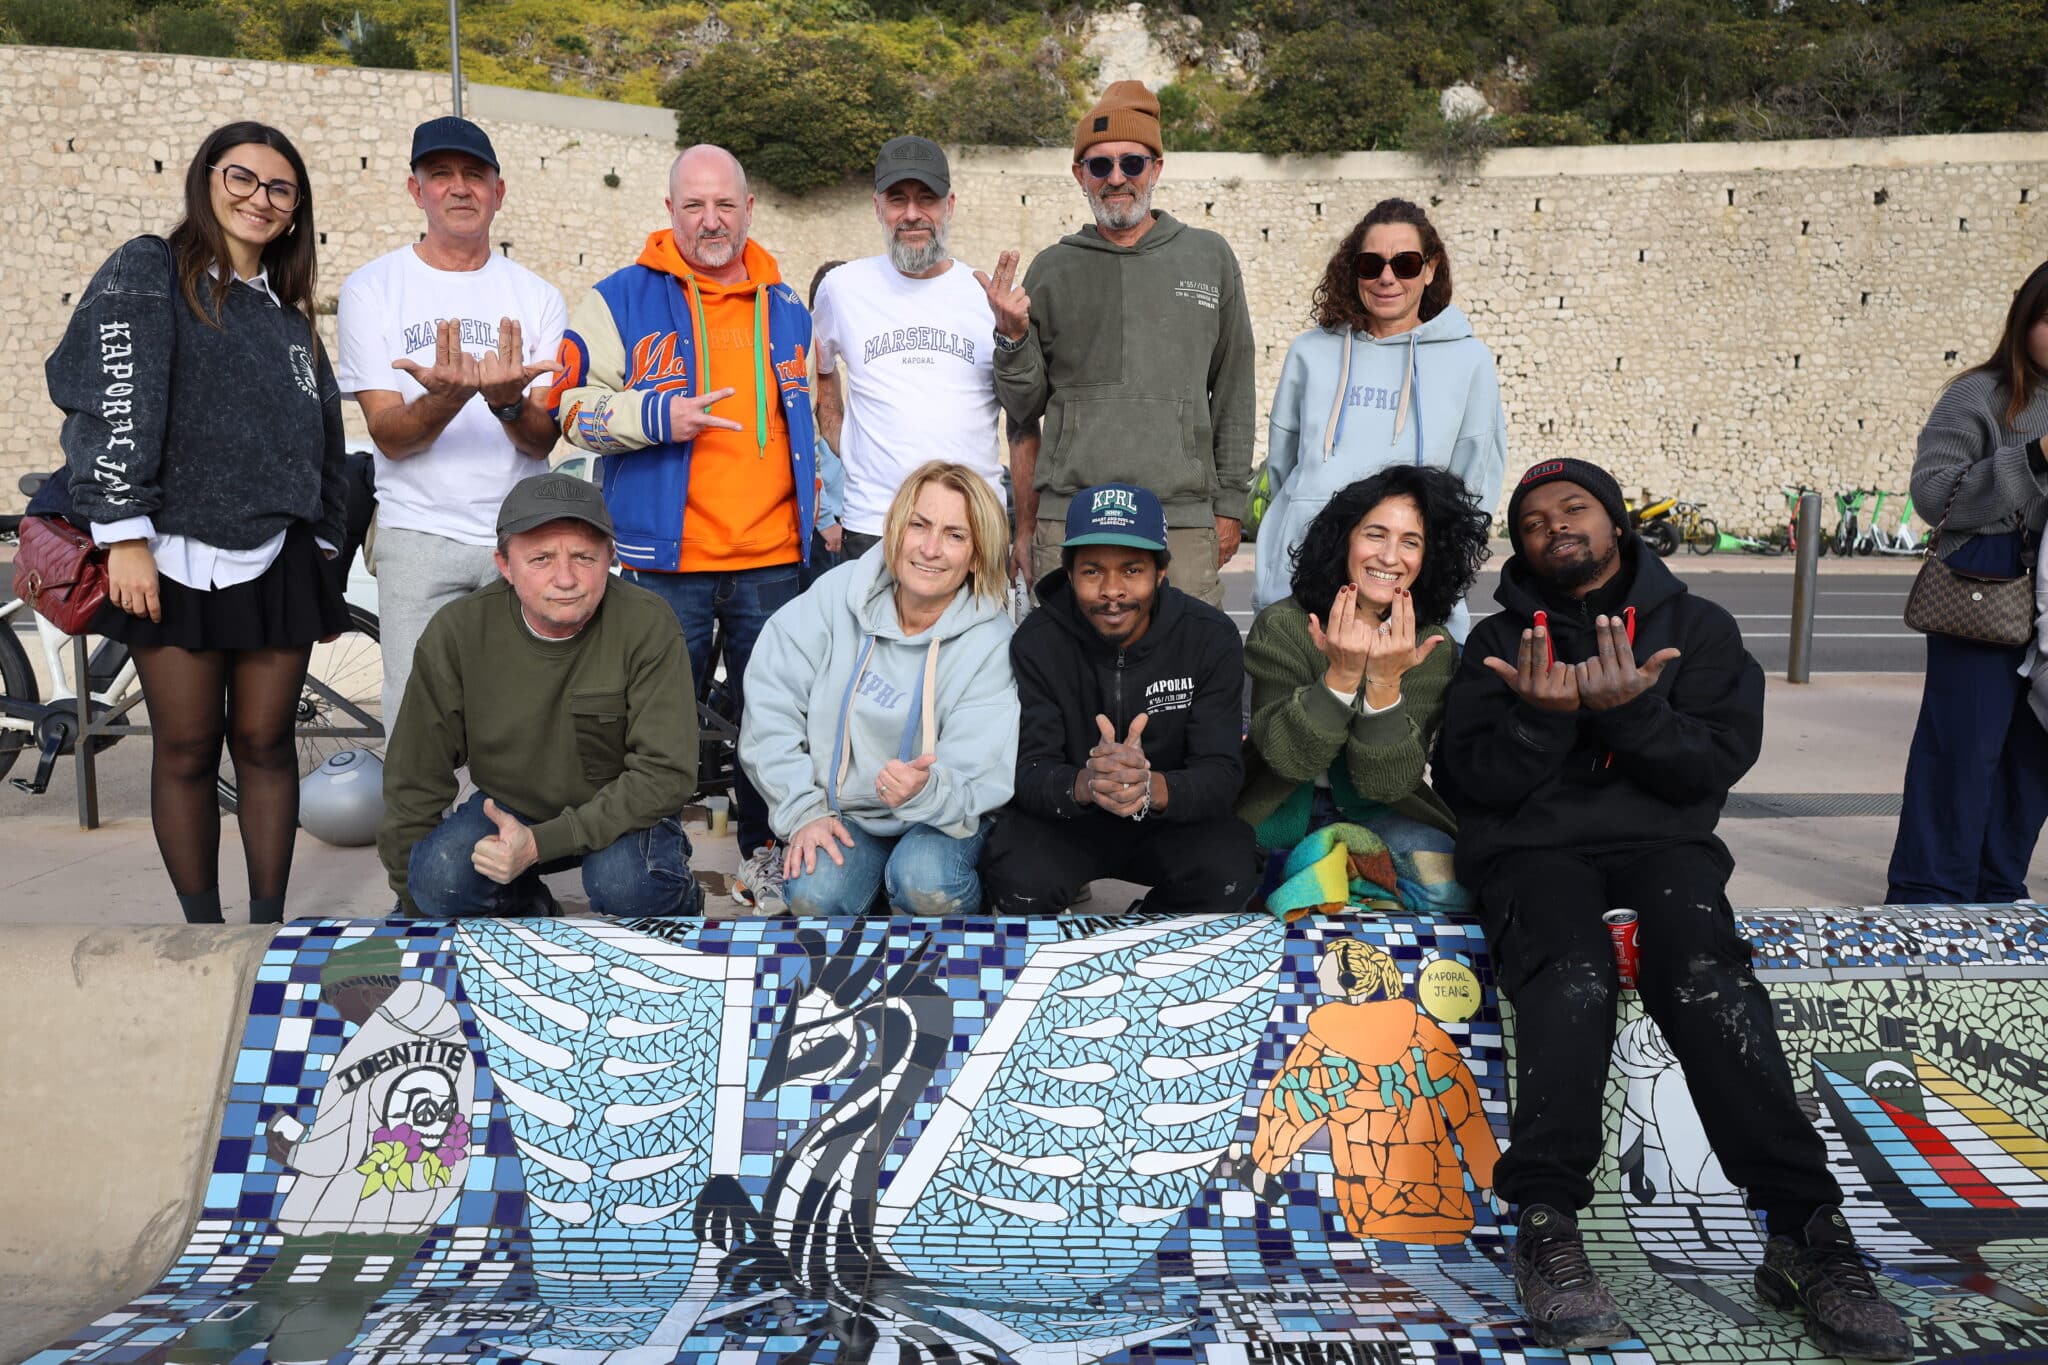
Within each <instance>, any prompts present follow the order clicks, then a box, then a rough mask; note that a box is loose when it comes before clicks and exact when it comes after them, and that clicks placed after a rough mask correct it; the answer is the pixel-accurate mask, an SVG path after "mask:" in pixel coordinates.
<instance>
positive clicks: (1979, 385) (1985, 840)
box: [1884, 264, 2048, 905]
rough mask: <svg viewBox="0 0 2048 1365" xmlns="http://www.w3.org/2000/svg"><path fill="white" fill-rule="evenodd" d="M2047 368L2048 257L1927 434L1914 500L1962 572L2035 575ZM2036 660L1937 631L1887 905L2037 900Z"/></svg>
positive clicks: (2040, 737) (2045, 796) (2044, 810)
mask: <svg viewBox="0 0 2048 1365" xmlns="http://www.w3.org/2000/svg"><path fill="white" fill-rule="evenodd" d="M2044 374H2048V264H2044V265H2042V266H2039V267H2037V268H2036V269H2035V271H2034V273H2033V274H2031V275H2029V276H2028V277H2027V281H2026V283H2025V284H2023V285H2021V286H2020V288H2019V292H2017V293H2016V294H2014V295H2013V300H2012V307H2011V309H2010V310H2009V311H2008V312H2007V313H2006V318H2005V331H2004V334H2003V335H2001V336H2000V337H1999V339H1998V346H1997V349H1995V350H1994V351H1992V353H1991V357H1990V358H1989V359H1988V360H1986V361H1985V362H1984V363H1983V364H1981V365H1976V366H1973V367H1971V368H1970V369H1968V370H1965V371H1964V372H1963V373H1962V374H1960V375H1958V376H1957V377H1956V379H1955V381H1954V382H1953V383H1951V384H1950V385H1949V386H1948V388H1947V389H1946V390H1944V391H1943V393H1942V395H1941V397H1940V399H1939V400H1938V401H1937V402H1936V403H1935V405H1934V412H1933V414H1932V415H1931V416H1929V417H1928V419H1927V425H1926V427H1925V428H1924V429H1922V431H1921V432H1920V445H1919V452H1918V453H1917V454H1916V455H1915V456H1914V458H1913V485H1912V487H1913V502H1914V504H1915V505H1916V506H1917V507H1918V508H1919V509H1920V514H1921V515H1922V516H1923V517H1926V518H1927V519H1928V520H1929V521H1931V522H1933V523H1934V524H1935V525H1936V527H1937V528H1938V531H1937V534H1936V535H1935V537H1934V545H1933V553H1935V554H1938V555H1940V556H1941V557H1942V559H1943V560H1945V561H1947V563H1948V564H1949V565H1951V566H1952V567H1954V568H1957V569H1966V570H1969V571H1970V572H1972V573H1978V574H1993V575H2014V574H2022V573H2028V572H2031V571H2032V568H2033V564H2034V559H2035V555H2036V552H2037V551H2038V549H2039V546H2040V541H2041V528H2042V524H2043V523H2044V522H2048V452H2044V451H2043V449H2042V436H2043V435H2044V433H2048V378H2044ZM2028 659H2029V650H2028V647H2027V646H2025V645H2015V646H2010V647H2007V646H2001V645H1988V644H1980V643H1978V642H1976V641H1973V640H1963V639H1958V638H1956V637H1953V636H1948V635H1929V636H1928V637H1927V674H1926V682H1925V684H1924V687H1923V690H1922V693H1921V699H1920V721H1919V724H1918V725H1917V726H1916V727H1915V728H1914V731H1913V746H1912V749H1911V751H1910V754H1909V756H1908V758H1907V760H1906V785H1905V795H1904V804H1903V805H1902V807H1901V808H1900V811H1899V832H1898V838H1897V840H1896V841H1895V842H1894V843H1893V845H1892V860H1891V869H1890V873H1889V876H1888V885H1887V887H1886V889H1885V896H1884V898H1885V901H1886V903H1887V904H1891V905H1920V904H1928V903H1955V902H1983V901H1992V902H1998V901H2015V900H2020V899H2023V898H2025V896H2026V895H2027V864H2028V862H2029V861H2030V860H2031V859H2032V857H2033V853H2034V843H2035V841H2036V839H2038V838H2039V836H2040V833H2041V824H2042V822H2043V820H2048V728H2044V727H2043V725H2042V722H2041V719H2040V718H2039V717H2038V716H2037V715H2036V714H2035V711H2034V709H2033V707H2032V706H2031V705H2029V689H2028V679H2027V677H2026V675H2025V665H2026V664H2027V662H2028ZM2034 662H2035V663H2036V665H2037V666H2038V664H2039V660H2035V661H2034Z"/></svg>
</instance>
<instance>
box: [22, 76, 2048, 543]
mask: <svg viewBox="0 0 2048 1365" xmlns="http://www.w3.org/2000/svg"><path fill="white" fill-rule="evenodd" d="M467 93H468V107H467V111H466V112H468V113H469V114H470V115H471V116H472V117H474V118H476V119H477V120H478V121H479V122H481V123H482V124H484V126H485V127H486V128H487V129H488V130H489V131H490V133H491V136H492V138H493V139H494V141H495V143H496V145H497V148H498V151H499V155H500V158H501V159H502V160H503V162H504V168H505V176H506V179H507V181H508V183H509V193H508V197H507V201H506V205H505V208H504V210H503V212H502V213H501V214H500V215H499V217H498V219H497V223H496V225H495V230H494V236H495V237H496V239H497V240H498V242H499V244H500V249H502V250H503V251H505V252H507V253H508V254H509V255H511V256H512V258H513V259H515V260H518V261H520V262H522V263H523V264H525V265H528V266H530V267H532V268H533V269H535V270H537V271H539V272H540V273H541V274H542V275H544V276H546V277H547V278H548V279H550V280H552V281H554V282H555V283H556V284H557V285H558V286H560V287H561V288H562V289H563V291H564V292H565V293H566V294H567V295H568V296H569V297H570V300H571V303H572V305H573V302H574V299H575V296H576V295H577V294H578V293H579V292H580V291H581V290H583V289H584V288H586V287H587V286H589V285H590V284H591V283H592V282H593V281H595V280H597V279H598V278H599V277H601V276H602V275H604V274H605V273H607V272H609V271H610V270H613V269H615V268H617V267H618V266H620V265H622V264H625V263H627V262H629V261H630V260H632V258H633V257H634V256H635V255H636V254H637V253H638V251H639V248H640V244H641V243H642V242H643V241H644V240H645V237H646V235H647V233H649V232H650V231H653V230H654V229H656V228H659V227H662V226H664V225H665V223H666V216H665V214H664V211H663V209H662V196H663V193H664V187H665V176H666V171H667V167H668V163H669V160H670V158H671V157H672V156H673V155H674V152H675V121H674V118H673V117H672V116H671V115H670V114H668V113H667V112H666V111H663V110H656V109H644V108H638V107H632V106H623V105H608V104H602V103H598V102H595V101H589V100H579V99H570V98H566V97H561V96H553V95H544V94H534V93H530V92H524V91H512V90H501V89H494V88H490V87H471V88H470V89H469V91H468V92H467ZM447 101H448V84H447V78H446V77H445V76H442V75H436V74H433V73H422V72H392V71H367V70H357V69H354V68H333V67H315V66H295V65H283V64H274V63H265V62H227V61H220V60H215V59H208V58H196V57H175V56H155V55H138V54H133V53H108V52H87V51H76V50H66V49H45V48H21V47H0V119H4V120H5V123H6V126H9V127H12V128H14V129H15V130H16V134H17V135H16V140H15V146H16V152H15V153H14V154H13V155H12V156H11V157H9V158H7V159H6V160H5V161H4V163H0V272H4V276H5V287H4V288H0V376H6V377H7V378H4V379H0V402H4V404H5V409H6V411H7V412H8V413H9V415H10V418H11V420H9V421H8V422H7V423H6V424H5V426H4V427H0V479H4V480H5V483H4V484H0V505H4V504H6V501H7V498H8V496H9V493H8V492H7V491H6V490H9V489H11V485H12V482H13V479H14V477H15V475H16V474H18V473H20V472H22V471H24V470H27V469H30V468H34V467H39V466H44V465H48V464H51V463H53V462H54V461H55V459H56V458H57V444H56V437H57V430H58V420H59V419H58V414H57V413H56V412H55V410H54V409H52V408H51V407H50V405H49V402H48V398H47V395H46V393H45V390H44V387H43V382H42V361H43V359H44V357H45V356H47V355H48V353H49V351H50V349H51V348H52V347H53V346H54V345H55V343H56V340H57V338H58V336H59V335H60V334H61V332H62V330H63V326H64V321H65V318H66V317H67V316H68V313H69V310H70V307H71V304H72V302H73V300H74V299H75V298H76V296H77V291H78V290H79V289H80V288H82V287H83V285H84V284H85V282H86V281H87V279H89V278H90V276H91V274H92V271H93V270H94V268H95V267H96V266H97V265H98V264H99V262H100V261H101V260H102V259H104V257H105V256H106V254H107V253H108V252H109V251H111V250H112V248H113V247H114V246H115V245H116V244H117V243H118V242H120V241H121V240H123V239H125V238H126V237H129V236H131V235H133V234H135V233H138V232H143V231H162V230H164V229H165V228H167V227H169V225H170V224H171V222H172V221H173V220H174V218H175V217H176V214H177V210H178V195H179V185H180V182H181V177H182V174H183V170H184V167H185V164H186V161H187V159H188V158H189V157H190V156H191V154H192V151H193V149H194V148H195V147H196V146H197V144H198V142H199V140H200V139H201V138H202V137H203V136H204V135H205V134H206V132H208V131H209V130H210V129H211V128H213V127H214V126H216V125H218V124H219V123H222V122H225V121H227V120H229V119H231V118H255V119H260V120H263V121H266V122H271V123H275V124H277V125H279V126H280V127H282V128H284V129H285V130H286V131H287V132H288V133H290V134H291V135H292V137H293V138H294V139H295V140H296V141H297V142H298V144H299V146H300V149H301V151H303V152H304V153H305V155H306V157H307V159H308V162H309V164H310V167H311V172H312V178H313V188H314V193H315V196H316V198H315V203H316V210H317V225H318V230H319V232H320V234H321V243H322V246H323V248H324V250H323V252H322V258H321V270H322V275H321V284H320V293H321V295H322V297H323V299H324V300H326V305H325V306H327V307H328V308H330V309H331V307H332V299H333V297H334V295H335V293H336V292H337V291H338V290H339V288H340V285H341V282H342V280H343V279H344V278H345V277H346V276H347V274H348V272H349V271H350V270H353V269H354V268H355V267H356V266H358V265H360V264H362V263H363V262H364V261H366V260H368V259H370V258H371V257H373V256H375V255H377V254H379V253H381V252H384V251H388V250H391V249H392V248H394V247H397V246H399V245H402V244H403V243H406V242H409V241H412V240H414V239H416V238H417V236H418V234H419V231H420V225H421V220H420V216H419V213H418V210H417V209H415V208H414V206H413V205H412V203H411V200H410V199H409V198H408V196H407V194H406V190H405V174H406V164H405V163H406V155H407V152H408V150H409V145H410V135H411V129H412V127H413V125H414V124H415V123H417V122H418V121H419V120H421V119H423V118H427V117H430V116H432V115H435V114H439V113H443V112H446V108H447ZM1067 160H1068V158H1067V155H1066V153H1065V152H1063V151H1061V150H1058V149H1051V150H1026V151H1018V150H1006V149H967V150H964V151H961V152H959V153H958V154H957V155H956V156H955V190H956V192H957V194H958V196H959V209H958V211H957V214H956V216H955V219H954V228H953V246H954V251H955V254H956V255H957V256H958V257H959V258H960V259H962V260H965V261H968V262H971V263H973V264H975V265H979V266H987V265H989V264H991V263H992V262H993V261H994V260H995V257H996V255H997V253H998V252H999V251H1001V250H1005V249H1019V250H1022V251H1023V252H1025V253H1026V255H1027V256H1028V255H1029V254H1030V253H1031V252H1032V251H1034V250H1036V249H1037V248H1039V247H1041V246H1043V245H1044V244H1046V243H1047V242H1050V241H1052V240H1054V239H1055V238H1056V237H1057V236H1058V235H1060V234H1061V233H1063V232H1068V231H1072V230H1074V229H1075V228H1078V227H1079V226H1080V225H1081V224H1082V223H1084V222H1086V221H1087V214H1086V205H1085V203H1084V202H1083V200H1082V198H1081V195H1080V192H1079V191H1078V189H1077V188H1076V187H1075V185H1074V183H1073V181H1072V179H1071V178H1070V176H1069V173H1068V167H1067ZM611 176H615V177H616V178H617V181H618V183H617V185H616V187H613V186H610V185H608V184H607V177H611ZM757 190H759V192H760V202H759V205H758V208H757V210H756V214H755V219H754V232H753V235H754V236H755V238H756V239H757V240H759V241H760V242H761V243H762V244H763V245H765V246H766V247H768V248H769V250H771V251H773V252H774V253H775V254H776V255H777V256H778V257H779V258H780V260H781V264H782V269H783V272H784V275H785V277H786V278H788V279H789V280H790V281H792V282H793V283H794V284H796V285H797V286H798V287H799V288H800V289H801V288H802V287H804V286H805V285H807V284H808V283H809V280H810V276H811V272H812V270H813V269H815V268H816V266H817V265H818V264H819V263H820V262H822V261H824V260H827V259H831V258H835V257H849V256H860V255H868V254H872V253H874V252H875V251H877V250H879V249H880V230H879V228H878V227H877V226H876V224H875V222H874V218H873V216H872V212H871V208H870V203H869V196H868V194H867V192H866V190H865V189H864V188H862V187H861V186H859V185H853V186H847V187H843V188H840V189H836V190H831V191H824V192H820V193H816V194H812V195H809V196H807V197H805V198H802V199H790V198H788V197H785V196H782V195H778V194H776V193H774V192H772V191H768V190H766V189H764V188H761V187H757ZM2044 193H2048V135H2043V134H2010V135H2007V134H1999V135H1983V136H1973V137H1946V138H1910V139H1899V140H1894V141H1866V142H1832V143H1826V142H1806V143H1762V144H1728V143H1719V144H1699V145H1684V146H1661V147H1634V148H1630V147H1612V148H1557V149H1544V150H1527V151H1512V152H1502V153H1498V154H1496V155H1495V156H1493V157H1492V158H1490V159H1489V160H1488V161H1487V163H1486V164H1485V165H1484V167H1483V168H1482V169H1481V170H1480V171H1479V172H1478V173H1476V174H1473V175H1470V176H1467V177H1465V178H1462V179H1458V180H1453V181H1450V182H1445V181H1442V180H1440V179H1439V178H1438V177H1437V176H1436V174H1435V173H1434V172H1432V171H1431V170H1430V169H1429V168H1427V167H1425V166H1423V165H1421V164H1420V163H1418V162H1416V161H1415V160H1413V159H1412V158H1409V157H1406V156H1402V155H1400V154H1397V153H1359V154H1354V155H1350V156H1344V157H1336V158H1327V159H1307V158H1276V157H1259V156H1251V155H1236V154H1215V153H1188V154H1182V155H1174V156H1170V157H1169V159H1168V162H1167V166H1166V171H1165V175H1164V178H1163V180H1162V182H1161V185H1160V190H1159V194H1158V197H1157V200H1156V202H1157V203H1158V205H1159V206H1160V207H1162V208H1165V209H1167V210H1168V211H1170V212H1172V213H1174V214H1175V215H1177V216H1179V217H1181V218H1183V219H1184V220H1186V221H1188V222H1190V223H1193V224H1197V225H1200V226H1203V227H1208V228H1213V229H1215V230H1217V231H1219V232H1221V233H1223V234H1224V235H1225V236H1226V237H1227V238H1229V239H1230V241H1231V243H1232V244H1233V246H1234V247H1235V248H1236V250H1237V253H1238V256H1239V259H1240V260H1241V262H1242V263H1243V267H1244V274H1245V282H1246V287H1247V289H1248V291H1249V295H1250V298H1251V301H1252V309H1253V313H1252V321H1253V327H1254V330H1255V332H1256V334H1257V337H1258V342H1259V353H1260V364H1259V381H1260V393H1261V396H1262V398H1263V397H1265V396H1267V395H1270V393H1271V391H1272V387H1273V385H1274V383H1275V382H1276V380H1277V378H1278V376H1279V371H1280V365H1281V361H1282V360H1283V358H1284V357H1285V355H1286V352H1287V344H1288V342H1289V340H1290V339H1291V338H1292V337H1293V336H1294V335H1295V334H1296V333H1297V332H1299V331H1300V330H1301V329H1302V328H1303V327H1304V326H1305V325H1306V313H1307V306H1308V297H1309V294H1310V292H1311V290H1312V289H1313V288H1314V286H1315V282H1316V280H1317V278H1318V277H1319V275H1320V273H1321V269H1322V265H1323V263H1324V261H1325V260H1326V259H1327V257H1328V255H1329V253H1330V251H1331V249H1332V248H1333V247H1334V245H1335V244H1336V242H1337V240H1338V238H1339V237H1341V236H1342V234H1343V233H1344V232H1345V231H1346V230H1347V229H1348V228H1349V227H1350V225H1351V224H1352V223H1353V222H1354V221H1355V220H1356V219H1357V217H1358V216H1359V215H1360V214H1362V213H1363V212H1364V211H1365V210H1366V208H1368V207H1369V206H1370V205H1371V204H1372V203H1374V202H1375V201H1376V200H1378V199H1381V198H1383V197H1386V196H1388V195H1396V194H1398V195H1402V196H1405V197H1408V198H1412V199H1415V200H1417V201H1418V202H1420V203H1422V204H1424V205H1425V206H1428V207H1429V208H1430V211H1431V214H1432V216H1433V217H1434V219H1435V220H1436V222H1437V224H1438V226H1439V227H1440V229H1441V230H1442V232H1443V235H1444V237H1445V239H1446V242H1447V243H1448V247H1449V251H1450V255H1451V261H1452V265H1453V269H1454V277H1455V280H1456V284H1457V295H1456V297H1457V302H1458V303H1459V305H1460V306H1461V307H1463V308H1464V309H1465V310H1466V312H1467V313H1469V314H1470V315H1471V317H1472V322H1473V326H1474V328H1475V329H1476V330H1477V332H1478V334H1479V336H1480V337H1481V339H1483V340H1484V341H1486V342H1487V343H1488V344H1489V345H1491V346H1492V347H1493V349H1494V352H1495V354H1496V355H1497V357H1498V358H1499V363H1500V370H1501V382H1502V389H1503V392H1504V395H1505V401H1506V404H1507V410H1508V422H1509V466H1510V471H1511V472H1513V471H1516V470H1519V469H1520V468H1521V467H1522V466H1523V465H1525V464H1527V463H1528V462H1530V461H1533V460H1536V459H1539V458H1542V457H1544V456H1552V455H1565V454H1570V455H1577V456H1582V457H1586V458H1591V459H1595V460H1598V461H1601V462H1602V463H1605V464H1607V465H1609V466H1610V467H1611V468H1613V469H1614V470H1615V472H1616V473H1617V475H1618V476H1619V477H1620V478H1621V481H1622V484H1623V486H1624V487H1625V488H1627V489H1629V490H1630V491H1631V492H1633V491H1634V490H1636V489H1638V488H1641V487H1645V486H1647V487H1650V488H1654V489H1656V490H1659V491H1660V492H1679V493H1682V494H1684V495H1686V496H1690V497H1693V498H1697V499H1702V500H1705V501H1706V502H1708V503H1709V504H1710V505H1711V506H1712V509H1713V510H1714V511H1715V512H1716V513H1717V514H1718V515H1720V517H1721V519H1722V521H1723V524H1724V525H1728V526H1731V527H1749V528H1757V527H1761V526H1763V525H1764V524H1765V523H1767V522H1768V521H1770V520H1772V519H1773V518H1774V517H1775V516H1776V515H1778V514H1779V513H1781V512H1782V509H1783V505H1784V504H1783V500H1782V498H1781V497H1780V494H1779V487H1780V485H1781V484H1786V483H1796V482H1804V483H1808V484H1812V485H1816V486H1819V487H1821V488H1824V489H1830V490H1832V489H1835V488H1842V487H1848V486H1857V485H1873V484H1875V485H1880V486H1884V487H1890V488H1898V487H1903V486H1904V484H1905V480H1906V477H1907V472H1908V469H1909V468H1910V465H1911V461H1912V451H1913V441H1914V436H1915V434H1916V433H1917V431H1918V429H1919V426H1920V423H1921V422H1922V420H1923V419H1924V417H1925V415H1926V412H1927V409H1928V407H1929V405H1930V404H1931V403H1932V402H1933V400H1934V397H1935V394H1936V392H1937V391H1938V389H1939V387H1940V385H1941V383H1942V382H1943V380H1945V379H1946V378H1948V377H1949V376H1950V375H1952V374H1954V373H1955V372H1956V371H1957V370H1959V369H1960V368H1962V367H1963V366H1965V365H1967V364H1970V363H1972V362H1974V361H1976V360H1978V359H1981V358H1982V357H1983V356H1984V355H1985V354H1986V353H1987V352H1988V350H1989V348H1990V346H1991V344H1992V341H1993V340H1994V339H1995V337H1996V335H1997V331H1998V328H1999V325H2000V323H2001V322H2002V320H2003V317H2004V313H2005V309H2006V306H2007V303H2008V302H2009V300H2010V297H2011V293H2012V291H2013V289H2014V288H2015V287H2017V285H2018V284H2019V282H2020V281H2021V280H2022V279H2023V278H2024V277H2025V275H2026V273H2027V272H2028V271H2029V270H2030V269H2032V268H2033V266H2034V265H2036V264H2037V263H2039V262H2040V260H2041V259H2042V258H2043V256H2044V255H2048V233H2044V230H2043V227H2042V225H2040V224H2037V223H2035V222H2034V218H2035V215H2036V213H2037V207H2036V206H2037V205H2038V203H2039V201H2040V198H2041V196H2042V195H2043V194H2044ZM328 321H329V324H330V335H331V321H332V320H331V318H330V319H329V320H328ZM350 422H351V429H352V430H355V431H358V432H359V431H360V423H359V421H358V420H357V418H356V416H355V413H354V410H353V408H352V407H351V409H350ZM1261 444H1262V445H1263V432H1262V433H1261Z"/></svg>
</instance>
